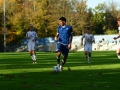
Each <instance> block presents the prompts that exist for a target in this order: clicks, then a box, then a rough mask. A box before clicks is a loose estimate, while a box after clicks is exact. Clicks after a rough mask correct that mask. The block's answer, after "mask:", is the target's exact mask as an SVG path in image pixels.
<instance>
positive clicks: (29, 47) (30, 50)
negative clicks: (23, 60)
mask: <svg viewBox="0 0 120 90" xmlns="http://www.w3.org/2000/svg"><path fill="white" fill-rule="evenodd" d="M28 51H29V53H30V56H31V59H32V60H34V59H33V53H32V48H31V44H30V43H28Z"/></svg>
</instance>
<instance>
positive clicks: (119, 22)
mask: <svg viewBox="0 0 120 90" xmlns="http://www.w3.org/2000/svg"><path fill="white" fill-rule="evenodd" d="M117 23H118V31H119V34H118V36H117V37H114V38H113V39H114V40H116V39H118V38H120V17H119V18H118V19H117ZM116 53H117V56H118V58H119V59H120V44H119V45H118V48H117V50H116Z"/></svg>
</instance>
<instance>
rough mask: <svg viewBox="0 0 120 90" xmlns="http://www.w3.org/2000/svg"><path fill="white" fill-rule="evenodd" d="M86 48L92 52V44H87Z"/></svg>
mask: <svg viewBox="0 0 120 90" xmlns="http://www.w3.org/2000/svg"><path fill="white" fill-rule="evenodd" d="M84 50H85V51H88V52H92V46H91V45H85V46H84Z"/></svg>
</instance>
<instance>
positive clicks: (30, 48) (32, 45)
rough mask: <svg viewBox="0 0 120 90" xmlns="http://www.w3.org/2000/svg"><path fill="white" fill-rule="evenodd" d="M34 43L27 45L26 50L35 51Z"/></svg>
mask: <svg viewBox="0 0 120 90" xmlns="http://www.w3.org/2000/svg"><path fill="white" fill-rule="evenodd" d="M35 48H36V47H35V43H28V50H29V51H31V50H35Z"/></svg>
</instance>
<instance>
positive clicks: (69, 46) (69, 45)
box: [68, 33, 73, 49]
mask: <svg viewBox="0 0 120 90" xmlns="http://www.w3.org/2000/svg"><path fill="white" fill-rule="evenodd" d="M72 39H73V33H72V34H71V35H70V42H69V44H68V49H71V45H72Z"/></svg>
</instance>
